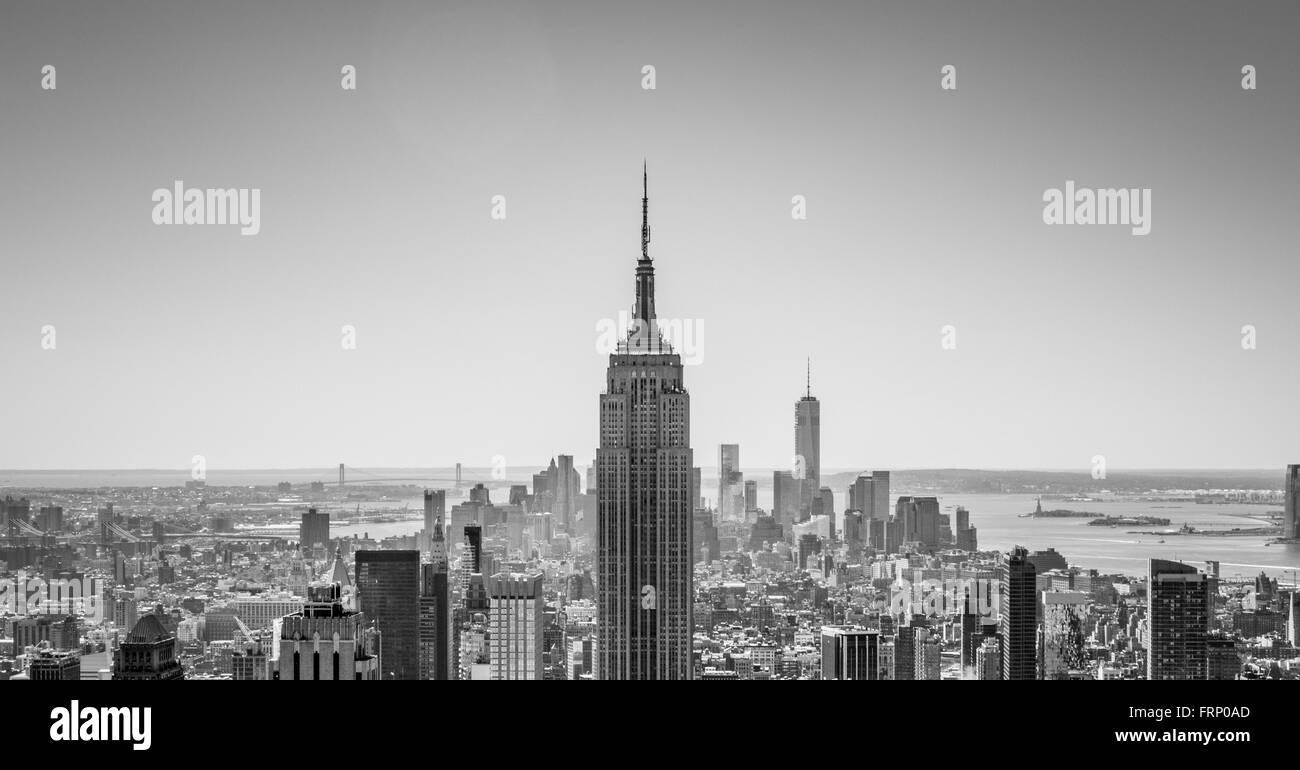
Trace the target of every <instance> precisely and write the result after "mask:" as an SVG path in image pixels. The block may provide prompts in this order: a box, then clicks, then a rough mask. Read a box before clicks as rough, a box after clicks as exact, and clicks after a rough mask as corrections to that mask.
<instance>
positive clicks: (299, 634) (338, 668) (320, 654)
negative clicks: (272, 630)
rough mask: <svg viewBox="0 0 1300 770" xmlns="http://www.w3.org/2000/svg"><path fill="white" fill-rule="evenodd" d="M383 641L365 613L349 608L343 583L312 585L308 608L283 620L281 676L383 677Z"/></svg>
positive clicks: (369, 678)
mask: <svg viewBox="0 0 1300 770" xmlns="http://www.w3.org/2000/svg"><path fill="white" fill-rule="evenodd" d="M377 642H378V639H377V634H376V633H375V632H374V630H373V628H372V626H370V624H369V622H368V621H367V620H366V616H365V613H362V612H358V611H355V610H351V609H348V608H347V607H346V606H345V601H344V593H343V586H342V585H341V584H339V583H337V582H331V583H316V584H313V585H311V586H309V587H308V588H307V601H306V603H305V604H304V605H303V608H302V611H301V612H298V613H296V614H293V615H287V616H285V618H284V619H283V620H282V621H281V623H280V639H279V645H280V649H279V666H278V668H277V669H276V674H277V678H278V679H280V680H281V681H284V680H288V679H293V680H330V681H339V680H350V681H361V680H378V679H379V678H380V653H379V651H378V649H377Z"/></svg>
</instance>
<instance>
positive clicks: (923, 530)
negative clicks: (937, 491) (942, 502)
mask: <svg viewBox="0 0 1300 770" xmlns="http://www.w3.org/2000/svg"><path fill="white" fill-rule="evenodd" d="M912 504H913V505H914V506H915V511H916V539H917V540H918V541H920V542H921V543H924V544H925V547H926V548H927V549H929V550H931V551H933V550H936V549H937V548H938V547H939V543H940V541H941V538H940V536H939V530H940V527H939V499H938V498H937V497H914V498H912Z"/></svg>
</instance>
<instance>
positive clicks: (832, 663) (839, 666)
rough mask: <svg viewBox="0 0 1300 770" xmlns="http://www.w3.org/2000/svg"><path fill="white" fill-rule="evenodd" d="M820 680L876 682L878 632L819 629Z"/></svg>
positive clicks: (851, 629)
mask: <svg viewBox="0 0 1300 770" xmlns="http://www.w3.org/2000/svg"><path fill="white" fill-rule="evenodd" d="M821 665H822V679H854V680H858V679H872V680H874V679H878V678H880V676H879V674H880V631H878V630H874V629H873V630H866V629H861V628H842V627H838V626H822V654H821Z"/></svg>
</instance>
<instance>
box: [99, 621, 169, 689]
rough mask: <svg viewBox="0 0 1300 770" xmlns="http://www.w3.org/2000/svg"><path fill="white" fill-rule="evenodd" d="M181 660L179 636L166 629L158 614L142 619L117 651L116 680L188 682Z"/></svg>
mask: <svg viewBox="0 0 1300 770" xmlns="http://www.w3.org/2000/svg"><path fill="white" fill-rule="evenodd" d="M184 678H185V670H184V669H183V668H181V662H180V658H179V657H177V650H176V637H175V635H173V634H170V633H168V632H167V630H166V629H164V628H163V624H162V622H161V621H160V620H159V619H158V616H157V615H154V614H152V613H151V614H148V615H145V616H143V617H141V618H140V620H138V621H137V622H136V624H135V626H134V627H133V628H132V629H131V632H130V633H129V634H127V635H126V638H125V639H124V640H122V643H121V645H120V646H119V647H118V648H117V656H116V659H115V660H114V662H113V679H115V680H142V679H144V680H155V679H184Z"/></svg>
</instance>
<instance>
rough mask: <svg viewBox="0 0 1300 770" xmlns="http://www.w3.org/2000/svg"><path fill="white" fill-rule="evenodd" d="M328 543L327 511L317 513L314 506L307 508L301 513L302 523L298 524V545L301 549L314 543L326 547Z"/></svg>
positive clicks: (328, 517)
mask: <svg viewBox="0 0 1300 770" xmlns="http://www.w3.org/2000/svg"><path fill="white" fill-rule="evenodd" d="M329 544H330V515H329V513H319V512H317V510H316V509H315V508H309V509H307V512H306V513H304V514H303V515H302V523H301V524H300V525H299V526H298V547H299V548H301V549H303V550H307V549H310V548H312V547H313V546H316V545H321V546H325V547H326V548H328V547H329ZM327 555H328V554H327Z"/></svg>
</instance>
